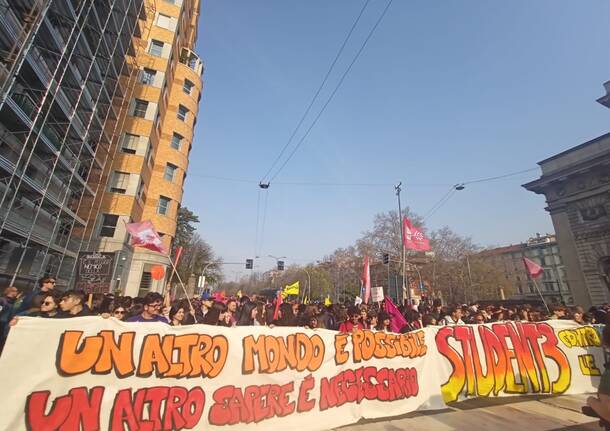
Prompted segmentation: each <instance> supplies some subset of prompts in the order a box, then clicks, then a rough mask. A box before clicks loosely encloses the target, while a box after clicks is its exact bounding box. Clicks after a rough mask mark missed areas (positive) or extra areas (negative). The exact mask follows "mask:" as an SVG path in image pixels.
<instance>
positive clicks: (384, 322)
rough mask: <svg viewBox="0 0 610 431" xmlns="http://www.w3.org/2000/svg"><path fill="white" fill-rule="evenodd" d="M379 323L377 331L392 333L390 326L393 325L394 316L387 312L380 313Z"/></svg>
mask: <svg viewBox="0 0 610 431" xmlns="http://www.w3.org/2000/svg"><path fill="white" fill-rule="evenodd" d="M378 320H379V323H377V331H381V332H392V329H391V328H390V324H391V323H392V316H390V315H389V314H388V313H386V312H385V311H382V312H380V313H379V317H378Z"/></svg>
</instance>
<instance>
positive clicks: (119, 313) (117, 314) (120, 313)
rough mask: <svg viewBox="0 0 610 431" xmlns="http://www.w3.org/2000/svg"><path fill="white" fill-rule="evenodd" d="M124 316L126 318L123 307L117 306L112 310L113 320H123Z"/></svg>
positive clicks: (125, 311)
mask: <svg viewBox="0 0 610 431" xmlns="http://www.w3.org/2000/svg"><path fill="white" fill-rule="evenodd" d="M126 316H127V310H125V307H123V306H122V305H117V306H116V307H115V308H114V309H113V310H112V317H114V318H115V319H118V320H125V317H126Z"/></svg>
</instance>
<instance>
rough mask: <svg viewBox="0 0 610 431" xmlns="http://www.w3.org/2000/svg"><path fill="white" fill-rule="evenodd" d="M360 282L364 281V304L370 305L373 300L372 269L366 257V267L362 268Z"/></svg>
mask: <svg viewBox="0 0 610 431" xmlns="http://www.w3.org/2000/svg"><path fill="white" fill-rule="evenodd" d="M360 281H362V287H363V288H364V298H363V299H364V303H365V304H368V303H369V299H370V298H371V267H370V265H369V257H368V256H364V267H363V268H362V276H361V277H360Z"/></svg>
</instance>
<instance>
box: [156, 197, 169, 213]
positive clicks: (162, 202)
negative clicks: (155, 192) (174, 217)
mask: <svg viewBox="0 0 610 431" xmlns="http://www.w3.org/2000/svg"><path fill="white" fill-rule="evenodd" d="M170 202H171V199H170V198H167V197H165V196H159V206H158V207H157V214H161V215H167V213H168V211H169V203H170Z"/></svg>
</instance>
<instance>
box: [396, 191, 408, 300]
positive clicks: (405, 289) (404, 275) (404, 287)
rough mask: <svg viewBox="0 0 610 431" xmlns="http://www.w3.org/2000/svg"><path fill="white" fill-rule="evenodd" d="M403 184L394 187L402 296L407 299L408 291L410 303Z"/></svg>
mask: <svg viewBox="0 0 610 431" xmlns="http://www.w3.org/2000/svg"><path fill="white" fill-rule="evenodd" d="M401 186H402V182H399V183H398V185H397V186H395V187H394V189H396V196H397V197H398V223H400V245H401V255H402V257H401V261H402V298H403V303H404V300H405V293H406V297H407V299H408V300H409V305H410V303H411V292H409V289H408V287H407V285H406V284H405V281H406V279H407V271H406V266H407V258H406V253H405V241H404V238H405V232H404V225H403V222H402V206H401V204H400V192H401V190H402V189H401Z"/></svg>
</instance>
